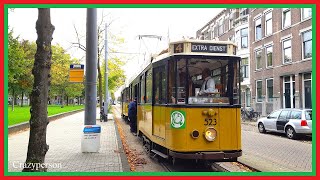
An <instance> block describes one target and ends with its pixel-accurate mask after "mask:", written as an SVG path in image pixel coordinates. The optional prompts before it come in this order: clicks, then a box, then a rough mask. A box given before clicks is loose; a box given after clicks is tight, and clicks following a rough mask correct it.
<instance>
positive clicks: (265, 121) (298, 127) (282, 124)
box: [257, 109, 312, 139]
mask: <svg viewBox="0 0 320 180" xmlns="http://www.w3.org/2000/svg"><path fill="white" fill-rule="evenodd" d="M257 125H258V129H259V132H260V133H265V132H266V131H272V132H280V133H285V134H286V135H287V137H288V138H289V139H295V138H296V137H297V135H299V134H304V135H310V134H312V109H280V110H276V111H273V112H272V113H270V114H269V115H268V116H267V117H263V118H260V119H258V121H257Z"/></svg>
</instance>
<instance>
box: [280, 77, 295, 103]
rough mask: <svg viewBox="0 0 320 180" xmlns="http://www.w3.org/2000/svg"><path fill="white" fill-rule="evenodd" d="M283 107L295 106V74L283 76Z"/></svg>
mask: <svg viewBox="0 0 320 180" xmlns="http://www.w3.org/2000/svg"><path fill="white" fill-rule="evenodd" d="M283 80H284V81H283V96H284V98H283V107H284V108H295V107H296V105H295V102H296V100H295V96H294V93H295V92H296V91H295V75H291V76H284V77H283Z"/></svg>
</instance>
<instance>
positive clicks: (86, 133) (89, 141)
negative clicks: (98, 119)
mask: <svg viewBox="0 0 320 180" xmlns="http://www.w3.org/2000/svg"><path fill="white" fill-rule="evenodd" d="M100 134H101V126H100V125H85V126H84V128H83V134H82V139H81V151H82V152H99V149H100Z"/></svg>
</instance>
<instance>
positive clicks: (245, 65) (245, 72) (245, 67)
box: [241, 57, 249, 78]
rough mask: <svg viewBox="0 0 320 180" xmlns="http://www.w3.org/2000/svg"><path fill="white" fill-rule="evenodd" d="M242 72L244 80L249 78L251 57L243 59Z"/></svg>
mask: <svg viewBox="0 0 320 180" xmlns="http://www.w3.org/2000/svg"><path fill="white" fill-rule="evenodd" d="M245 59H246V61H244V60H245ZM241 72H242V77H243V78H249V57H245V58H241Z"/></svg>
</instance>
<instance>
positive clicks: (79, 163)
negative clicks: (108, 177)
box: [8, 111, 129, 172]
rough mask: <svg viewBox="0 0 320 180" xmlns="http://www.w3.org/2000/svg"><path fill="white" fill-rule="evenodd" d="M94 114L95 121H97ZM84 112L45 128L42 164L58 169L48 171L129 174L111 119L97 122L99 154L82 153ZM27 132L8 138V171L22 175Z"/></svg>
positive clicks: (54, 122) (59, 120)
mask: <svg viewBox="0 0 320 180" xmlns="http://www.w3.org/2000/svg"><path fill="white" fill-rule="evenodd" d="M98 117H99V116H98V111H97V118H98ZM83 124H84V111H83V112H80V113H76V114H74V115H71V116H67V117H64V118H61V119H58V120H56V121H53V122H50V123H49V125H48V129H47V144H48V145H49V151H48V152H47V155H46V160H45V162H46V163H48V164H50V165H52V166H53V167H58V168H49V169H48V171H51V172H123V171H129V166H128V162H127V159H126V157H125V154H124V153H123V150H122V144H121V140H120V138H119V135H118V130H117V129H116V126H115V123H114V120H109V121H108V122H100V121H97V124H100V125H101V138H100V140H101V141H100V143H101V147H100V151H99V153H82V152H81V137H82V131H83ZM28 140H29V130H27V131H24V132H21V133H17V134H13V135H10V136H9V139H8V161H9V164H8V171H9V172H19V171H20V172H21V170H22V168H20V167H19V166H20V163H24V162H25V160H26V155H27V148H28Z"/></svg>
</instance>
